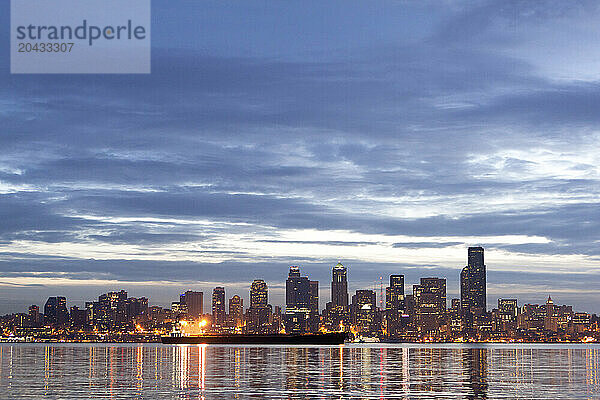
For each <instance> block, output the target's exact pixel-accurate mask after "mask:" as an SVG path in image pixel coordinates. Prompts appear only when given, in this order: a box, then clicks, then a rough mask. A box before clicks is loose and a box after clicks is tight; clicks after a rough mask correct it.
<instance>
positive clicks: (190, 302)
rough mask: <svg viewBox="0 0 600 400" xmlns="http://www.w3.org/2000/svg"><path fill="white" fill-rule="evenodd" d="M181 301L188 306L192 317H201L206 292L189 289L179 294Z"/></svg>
mask: <svg viewBox="0 0 600 400" xmlns="http://www.w3.org/2000/svg"><path fill="white" fill-rule="evenodd" d="M179 302H180V303H183V304H185V305H186V307H187V312H188V315H189V316H190V317H192V318H200V316H201V315H202V314H204V293H203V292H194V291H192V290H188V291H187V292H185V293H183V294H181V295H180V296H179Z"/></svg>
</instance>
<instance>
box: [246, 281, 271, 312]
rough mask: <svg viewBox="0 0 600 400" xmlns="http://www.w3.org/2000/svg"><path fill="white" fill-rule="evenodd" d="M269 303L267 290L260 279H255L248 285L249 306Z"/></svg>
mask: <svg viewBox="0 0 600 400" xmlns="http://www.w3.org/2000/svg"><path fill="white" fill-rule="evenodd" d="M268 304H269V291H268V288H267V284H266V283H265V281H264V280H262V279H255V280H254V282H252V286H250V307H251V308H256V307H262V306H264V307H266V306H267V305H268Z"/></svg>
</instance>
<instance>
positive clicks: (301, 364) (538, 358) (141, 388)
mask: <svg viewBox="0 0 600 400" xmlns="http://www.w3.org/2000/svg"><path fill="white" fill-rule="evenodd" d="M599 364H600V347H598V346H579V345H574V346H548V345H529V346H508V345H507V346H502V345H493V346H477V347H473V346H471V347H465V346H460V345H445V346H418V345H409V346H400V345H397V346H392V345H389V346H388V345H346V346H333V347H285V346H267V347H237V346H165V345H150V344H145V345H137V344H134V345H103V344H95V345H87V344H51V345H43V344H13V345H11V344H2V345H0V399H13V398H18V399H21V398H23V399H40V398H56V399H90V398H103V399H236V398H237V399H244V398H257V399H258V398H260V399H265V398H266V399H302V398H317V399H346V398H357V399H390V398H398V399H448V398H457V399H514V398H523V399H531V398H540V399H575V398H581V399H598V398H600V378H599V376H598V370H599V369H600V366H599Z"/></svg>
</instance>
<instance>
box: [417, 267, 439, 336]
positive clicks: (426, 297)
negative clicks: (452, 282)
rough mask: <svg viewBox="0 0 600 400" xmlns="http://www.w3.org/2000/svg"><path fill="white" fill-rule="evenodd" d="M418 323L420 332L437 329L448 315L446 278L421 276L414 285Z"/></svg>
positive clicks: (430, 331)
mask: <svg viewBox="0 0 600 400" xmlns="http://www.w3.org/2000/svg"><path fill="white" fill-rule="evenodd" d="M413 296H414V299H415V311H416V317H417V318H416V323H417V329H418V330H419V331H420V332H429V333H432V332H434V331H436V330H437V329H438V328H439V326H440V324H441V323H442V322H443V318H444V316H445V315H446V279H443V278H421V283H420V285H413Z"/></svg>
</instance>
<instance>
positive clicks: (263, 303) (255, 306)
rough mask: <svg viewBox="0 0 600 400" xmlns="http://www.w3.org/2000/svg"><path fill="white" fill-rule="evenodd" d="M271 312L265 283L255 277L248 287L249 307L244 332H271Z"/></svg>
mask: <svg viewBox="0 0 600 400" xmlns="http://www.w3.org/2000/svg"><path fill="white" fill-rule="evenodd" d="M272 314H273V311H272V309H271V306H270V305H269V292H268V288H267V284H266V283H265V281H264V280H262V279H255V280H254V282H252V286H251V287H250V308H248V312H247V318H246V332H247V333H254V334H267V333H273V324H272V323H271V322H272V321H271V319H272Z"/></svg>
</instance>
